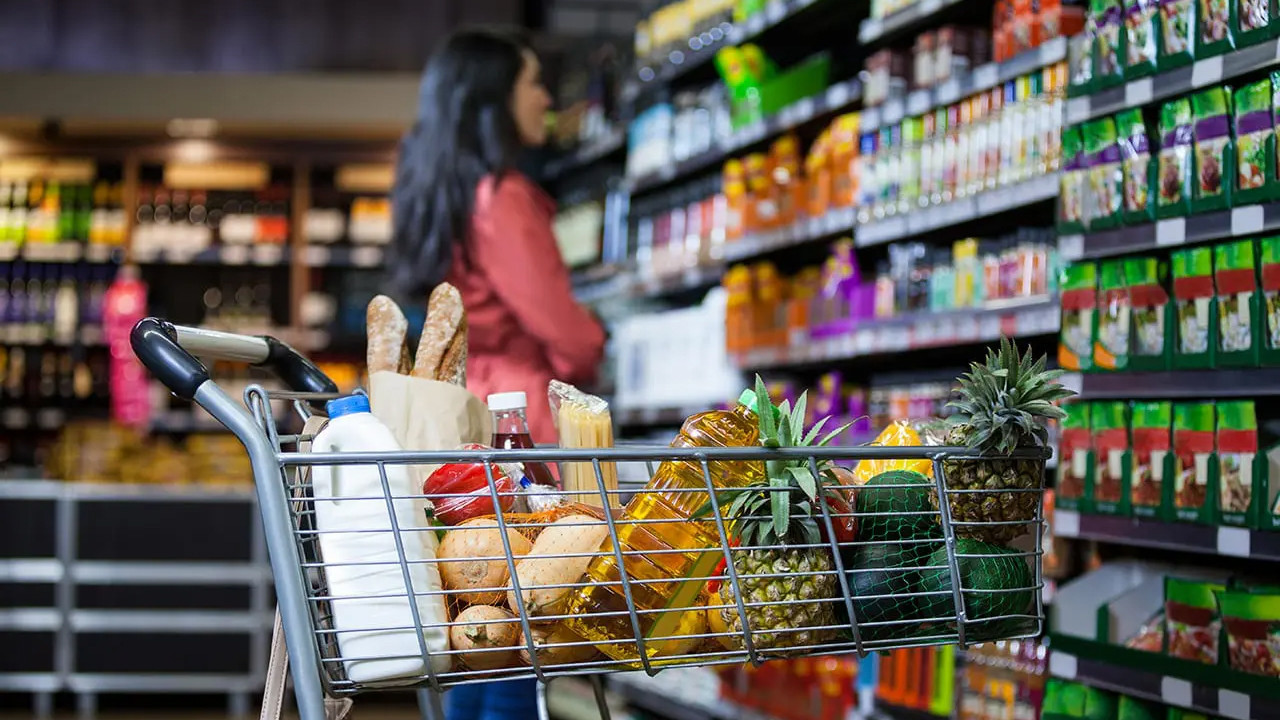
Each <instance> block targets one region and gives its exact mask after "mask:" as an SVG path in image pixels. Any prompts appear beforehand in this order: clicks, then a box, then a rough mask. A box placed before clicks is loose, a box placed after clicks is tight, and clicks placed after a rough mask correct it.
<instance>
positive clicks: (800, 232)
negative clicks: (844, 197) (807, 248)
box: [724, 207, 856, 263]
mask: <svg viewBox="0 0 1280 720" xmlns="http://www.w3.org/2000/svg"><path fill="white" fill-rule="evenodd" d="M855 214H856V213H855V210H854V208H851V207H847V208H835V209H833V210H828V211H827V213H826V214H824V215H820V216H818V217H813V218H805V219H804V220H801V221H799V222H797V223H795V224H793V225H790V226H788V227H785V228H779V229H777V230H771V231H768V232H762V233H752V234H750V235H747V236H746V237H743V238H742V239H740V240H737V241H734V242H733V243H730V244H728V245H726V246H725V249H724V258H725V262H729V263H733V262H739V261H742V260H746V259H749V258H753V257H756V256H759V255H764V254H766V253H771V252H774V251H776V250H783V249H786V248H792V247H797V246H800V245H807V244H808V243H811V242H815V241H817V240H821V239H823V238H827V237H831V236H833V235H838V234H840V233H852V231H853V223H854V219H855Z"/></svg>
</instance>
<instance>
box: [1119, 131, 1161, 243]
mask: <svg viewBox="0 0 1280 720" xmlns="http://www.w3.org/2000/svg"><path fill="white" fill-rule="evenodd" d="M1116 128H1117V130H1118V131H1119V134H1120V157H1121V162H1122V163H1123V169H1124V207H1123V208H1122V212H1121V218H1122V219H1123V220H1124V222H1126V223H1135V224H1136V223H1144V222H1151V221H1153V220H1155V202H1154V199H1153V198H1152V196H1151V188H1153V187H1154V186H1155V181H1156V161H1155V158H1153V157H1152V156H1151V143H1150V142H1149V140H1148V138H1147V125H1146V123H1145V122H1144V121H1143V119H1142V111H1141V110H1126V111H1124V112H1121V113H1120V114H1118V115H1116Z"/></svg>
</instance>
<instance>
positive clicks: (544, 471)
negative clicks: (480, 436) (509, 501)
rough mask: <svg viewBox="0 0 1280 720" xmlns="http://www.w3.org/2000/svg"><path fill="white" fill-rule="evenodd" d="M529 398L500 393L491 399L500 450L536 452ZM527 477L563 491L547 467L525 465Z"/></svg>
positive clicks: (533, 464)
mask: <svg viewBox="0 0 1280 720" xmlns="http://www.w3.org/2000/svg"><path fill="white" fill-rule="evenodd" d="M527 407H529V398H528V396H526V395H525V394H524V393H522V392H506V393H496V394H493V395H490V396H489V412H491V413H493V442H492V443H491V444H492V445H493V447H495V448H498V449H500V450H513V449H523V448H532V447H533V446H534V445H533V436H532V435H530V434H529V420H528V418H526V417H525V409H526V408H527ZM524 474H525V477H527V478H529V480H530V481H531V482H534V483H536V484H538V485H543V486H546V487H559V483H557V482H556V479H555V476H554V475H552V474H551V468H548V467H547V466H546V464H545V463H540V462H526V463H524Z"/></svg>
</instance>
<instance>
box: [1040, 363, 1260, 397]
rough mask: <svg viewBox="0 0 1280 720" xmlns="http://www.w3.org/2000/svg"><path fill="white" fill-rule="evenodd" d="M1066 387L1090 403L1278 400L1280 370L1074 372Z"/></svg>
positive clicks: (1222, 369)
mask: <svg viewBox="0 0 1280 720" xmlns="http://www.w3.org/2000/svg"><path fill="white" fill-rule="evenodd" d="M1063 384H1064V385H1067V386H1068V387H1071V388H1072V389H1073V390H1075V391H1076V392H1078V393H1080V397H1082V398H1084V399H1087V400H1141V399H1144V398H1152V399H1168V400H1180V399H1194V398H1204V399H1212V398H1236V397H1245V398H1253V397H1274V396H1277V395H1280V368H1219V369H1217V370H1172V371H1168V372H1113V373H1083V374H1082V373H1072V374H1069V375H1066V376H1064V377H1063Z"/></svg>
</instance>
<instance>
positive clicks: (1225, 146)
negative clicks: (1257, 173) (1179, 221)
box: [1191, 86, 1236, 212]
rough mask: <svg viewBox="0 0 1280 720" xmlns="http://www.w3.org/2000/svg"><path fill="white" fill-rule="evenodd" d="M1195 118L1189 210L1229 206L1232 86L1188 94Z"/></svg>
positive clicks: (1232, 169)
mask: <svg viewBox="0 0 1280 720" xmlns="http://www.w3.org/2000/svg"><path fill="white" fill-rule="evenodd" d="M1191 111H1192V115H1193V116H1194V118H1195V135H1196V152H1195V157H1196V162H1195V166H1196V170H1195V192H1194V193H1193V196H1192V200H1191V210H1192V212H1206V211H1210V210H1224V209H1226V208H1228V207H1230V206H1231V197H1232V189H1233V187H1234V185H1235V183H1234V182H1231V178H1233V177H1235V164H1236V154H1235V149H1234V144H1233V142H1232V139H1231V88H1229V87H1225V86H1224V87H1216V88H1210V89H1208V90H1203V91H1201V92H1199V93H1196V94H1195V95H1193V96H1191Z"/></svg>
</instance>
